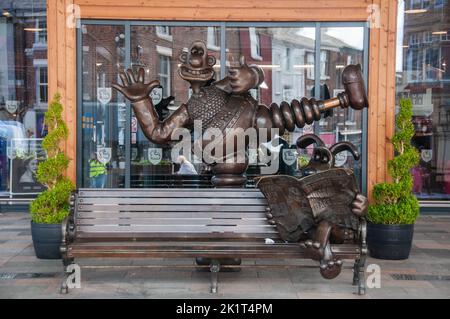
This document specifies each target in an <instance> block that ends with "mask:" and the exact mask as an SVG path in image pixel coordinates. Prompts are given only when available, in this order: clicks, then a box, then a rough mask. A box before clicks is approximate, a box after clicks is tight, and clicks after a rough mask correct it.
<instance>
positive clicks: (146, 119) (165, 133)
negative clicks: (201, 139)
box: [132, 98, 190, 144]
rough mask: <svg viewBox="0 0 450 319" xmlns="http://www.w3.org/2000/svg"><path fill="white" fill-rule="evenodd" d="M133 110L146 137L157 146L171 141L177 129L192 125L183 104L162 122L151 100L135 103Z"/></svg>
mask: <svg viewBox="0 0 450 319" xmlns="http://www.w3.org/2000/svg"><path fill="white" fill-rule="evenodd" d="M132 105H133V110H134V114H135V115H136V118H137V120H138V121H139V125H140V126H141V129H142V132H143V133H144V135H145V136H146V137H147V138H148V139H149V140H150V141H151V142H153V143H155V144H166V143H168V142H169V141H170V140H171V136H172V132H173V131H174V130H175V129H176V128H182V127H187V126H188V125H189V123H190V119H189V114H188V111H187V108H186V105H185V104H182V105H181V106H180V107H179V108H178V109H177V110H176V111H175V112H174V113H172V114H171V115H170V116H169V117H168V118H166V119H165V120H164V121H160V120H159V118H158V114H157V112H156V110H155V108H154V107H153V104H152V102H151V100H150V98H146V99H143V100H140V101H137V102H133V103H132Z"/></svg>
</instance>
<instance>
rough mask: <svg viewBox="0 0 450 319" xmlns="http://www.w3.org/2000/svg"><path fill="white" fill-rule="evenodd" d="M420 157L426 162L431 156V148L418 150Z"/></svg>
mask: <svg viewBox="0 0 450 319" xmlns="http://www.w3.org/2000/svg"><path fill="white" fill-rule="evenodd" d="M420 157H421V158H422V161H424V162H426V163H428V162H429V161H431V159H432V158H433V150H422V151H421V152H420Z"/></svg>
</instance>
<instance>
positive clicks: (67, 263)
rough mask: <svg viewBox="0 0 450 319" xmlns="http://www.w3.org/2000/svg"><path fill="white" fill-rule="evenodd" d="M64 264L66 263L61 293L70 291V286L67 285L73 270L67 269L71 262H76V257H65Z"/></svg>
mask: <svg viewBox="0 0 450 319" xmlns="http://www.w3.org/2000/svg"><path fill="white" fill-rule="evenodd" d="M62 261H63V265H64V275H63V278H62V281H61V288H60V291H59V292H60V293H61V294H68V293H69V287H68V286H67V279H68V278H69V275H70V274H72V272H71V271H68V270H67V267H68V266H69V265H70V264H73V263H74V259H73V258H65V257H63V260H62Z"/></svg>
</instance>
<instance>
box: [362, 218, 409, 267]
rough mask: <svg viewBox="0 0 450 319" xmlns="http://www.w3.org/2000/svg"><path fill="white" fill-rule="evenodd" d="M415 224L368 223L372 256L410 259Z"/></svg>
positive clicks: (368, 238) (368, 239)
mask: <svg viewBox="0 0 450 319" xmlns="http://www.w3.org/2000/svg"><path fill="white" fill-rule="evenodd" d="M413 233H414V224H410V225H384V224H372V223H368V224H367V244H368V246H369V252H370V256H371V257H373V258H378V259H389V260H402V259H408V257H409V252H410V251H411V244H412V238H413Z"/></svg>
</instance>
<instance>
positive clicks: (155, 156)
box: [148, 148, 162, 165]
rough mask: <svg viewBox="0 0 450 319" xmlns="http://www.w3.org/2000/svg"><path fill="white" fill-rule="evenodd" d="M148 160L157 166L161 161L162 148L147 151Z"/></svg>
mask: <svg viewBox="0 0 450 319" xmlns="http://www.w3.org/2000/svg"><path fill="white" fill-rule="evenodd" d="M148 160H149V161H150V163H152V164H153V165H157V164H159V163H160V162H161V160H162V148H149V149H148Z"/></svg>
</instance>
